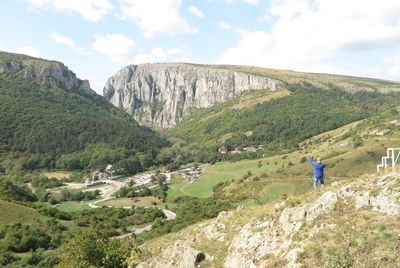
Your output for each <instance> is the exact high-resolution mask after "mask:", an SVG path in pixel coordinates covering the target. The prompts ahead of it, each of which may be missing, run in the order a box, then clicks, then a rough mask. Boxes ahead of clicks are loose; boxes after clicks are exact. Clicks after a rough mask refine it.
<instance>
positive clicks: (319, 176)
mask: <svg viewBox="0 0 400 268" xmlns="http://www.w3.org/2000/svg"><path fill="white" fill-rule="evenodd" d="M310 164H311V165H312V166H313V167H314V184H313V185H314V190H317V188H318V187H317V184H318V181H319V183H320V184H321V187H324V168H325V164H323V163H322V162H321V158H320V157H317V161H314V156H310Z"/></svg>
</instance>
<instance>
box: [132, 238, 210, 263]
mask: <svg viewBox="0 0 400 268" xmlns="http://www.w3.org/2000/svg"><path fill="white" fill-rule="evenodd" d="M207 258H210V257H209V256H207V255H206V254H204V253H203V252H201V251H198V250H196V249H194V248H192V243H191V242H189V241H187V240H178V241H176V242H175V244H174V245H173V246H170V247H167V248H166V249H164V250H163V252H162V255H161V256H159V257H156V258H153V259H151V260H150V261H148V262H142V263H140V264H139V265H138V266H137V267H138V268H147V267H149V268H150V267H151V268H194V267H196V265H197V264H199V263H200V262H202V261H204V260H205V259H207Z"/></svg>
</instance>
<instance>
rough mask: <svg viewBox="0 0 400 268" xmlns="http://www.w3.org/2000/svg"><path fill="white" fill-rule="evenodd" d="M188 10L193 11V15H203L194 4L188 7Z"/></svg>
mask: <svg viewBox="0 0 400 268" xmlns="http://www.w3.org/2000/svg"><path fill="white" fill-rule="evenodd" d="M189 11H190V12H191V13H193V15H195V16H196V17H198V18H203V17H204V14H203V12H201V10H200V9H198V8H197V7H195V6H191V7H189Z"/></svg>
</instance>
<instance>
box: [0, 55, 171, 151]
mask: <svg viewBox="0 0 400 268" xmlns="http://www.w3.org/2000/svg"><path fill="white" fill-rule="evenodd" d="M0 73H1V74H0V93H1V94H0V149H1V151H3V152H4V151H6V152H7V151H22V152H34V153H49V154H52V155H60V154H63V153H70V152H75V151H80V150H82V149H84V148H85V147H86V146H87V145H89V144H96V143H105V144H108V145H110V146H120V147H125V148H128V149H136V150H138V151H147V150H149V148H154V149H155V150H157V148H160V147H161V146H163V145H165V144H166V143H165V141H164V140H163V139H161V138H160V137H159V136H158V135H157V134H156V133H154V132H153V131H151V130H150V129H148V128H145V127H141V126H139V125H138V124H137V123H136V122H135V121H134V120H133V119H131V118H130V117H129V116H128V115H127V114H125V113H124V112H122V111H120V110H118V109H116V108H114V107H113V106H112V105H110V104H109V103H108V102H106V101H105V100H104V99H103V98H101V97H100V96H98V95H96V94H95V93H94V92H92V90H91V89H90V87H88V83H87V84H86V83H85V82H84V81H82V80H79V79H77V78H76V77H75V75H74V74H73V73H72V72H70V71H69V70H68V69H66V67H65V66H64V65H62V64H61V63H57V62H52V61H45V60H41V59H35V58H31V57H27V56H24V55H16V54H9V53H0Z"/></svg>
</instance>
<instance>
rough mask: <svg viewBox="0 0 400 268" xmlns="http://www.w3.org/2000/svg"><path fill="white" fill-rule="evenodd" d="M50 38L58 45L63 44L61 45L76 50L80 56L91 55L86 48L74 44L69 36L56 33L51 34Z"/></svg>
mask: <svg viewBox="0 0 400 268" xmlns="http://www.w3.org/2000/svg"><path fill="white" fill-rule="evenodd" d="M50 38H51V39H52V40H53V41H54V42H56V43H58V44H61V45H64V46H67V47H70V48H72V49H74V50H75V51H76V52H77V53H78V54H80V55H88V54H89V52H88V51H87V49H86V48H84V47H81V46H78V45H77V44H76V43H75V42H74V40H72V39H71V38H69V37H67V36H64V35H61V34H59V33H56V32H54V33H52V34H51V36H50Z"/></svg>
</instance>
